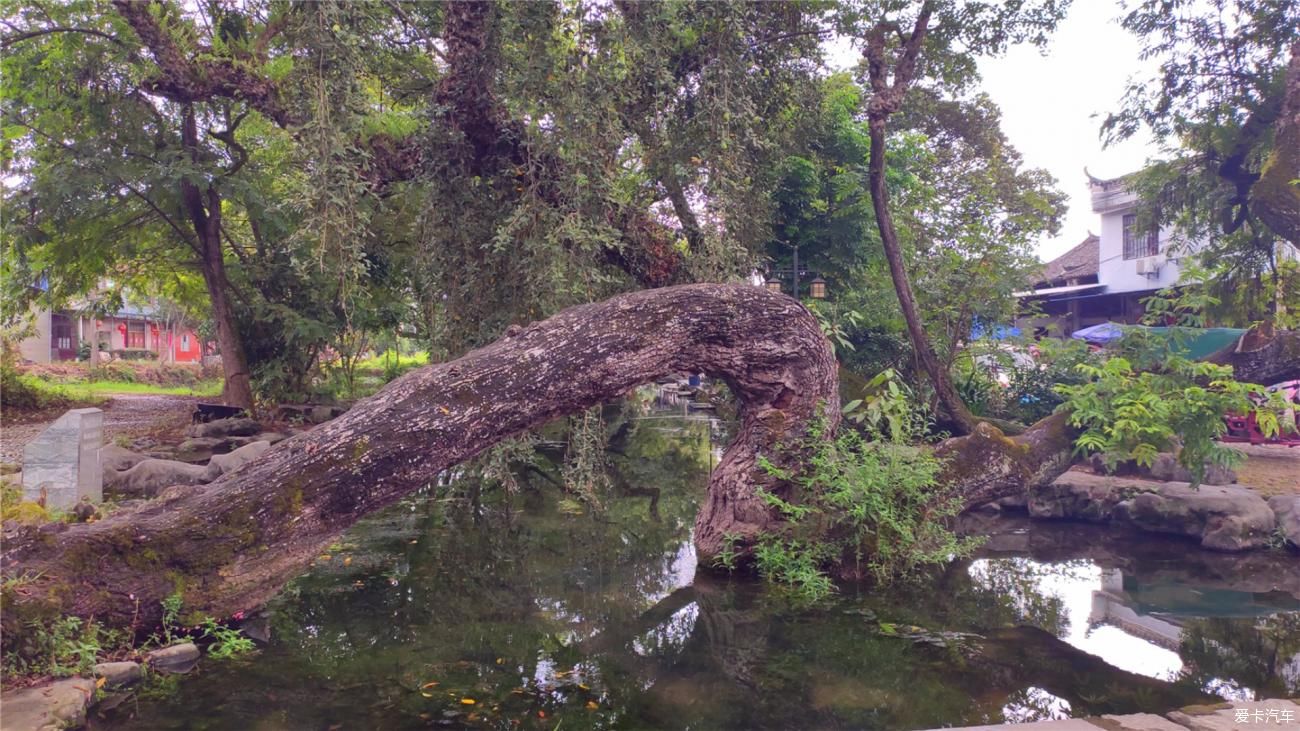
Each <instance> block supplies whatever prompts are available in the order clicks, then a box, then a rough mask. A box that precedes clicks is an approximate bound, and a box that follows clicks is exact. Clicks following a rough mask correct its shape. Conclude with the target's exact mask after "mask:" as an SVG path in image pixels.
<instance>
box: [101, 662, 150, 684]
mask: <svg viewBox="0 0 1300 731" xmlns="http://www.w3.org/2000/svg"><path fill="white" fill-rule="evenodd" d="M91 672H92V673H93V674H94V676H95V677H96V678H103V679H104V687H106V688H121V687H122V686H124V685H130V684H132V683H134V682H137V681H139V680H140V678H141V677H143V676H144V670H143V668H141V667H140V663H138V662H101V663H99V664H98V665H96V666H95V667H94V668H92V669H91Z"/></svg>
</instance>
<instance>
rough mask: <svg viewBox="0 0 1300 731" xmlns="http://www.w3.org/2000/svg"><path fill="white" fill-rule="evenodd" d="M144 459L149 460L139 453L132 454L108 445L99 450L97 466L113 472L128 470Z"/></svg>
mask: <svg viewBox="0 0 1300 731" xmlns="http://www.w3.org/2000/svg"><path fill="white" fill-rule="evenodd" d="M146 459H149V458H148V457H146V456H145V455H143V454H140V453H139V452H132V451H131V450H129V449H126V448H124V447H119V446H117V445H116V444H110V445H108V446H106V447H104V448H103V449H101V450H99V466H100V467H103V468H104V469H105V470H113V471H114V472H122V471H123V470H129V469H131V468H132V467H134V466H136V465H138V464H140V463H141V462H143V461H145V460H146Z"/></svg>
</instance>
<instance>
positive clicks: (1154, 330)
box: [1070, 322, 1246, 360]
mask: <svg viewBox="0 0 1300 731" xmlns="http://www.w3.org/2000/svg"><path fill="white" fill-rule="evenodd" d="M1133 330H1144V331H1146V332H1148V333H1151V334H1152V335H1170V334H1171V333H1173V331H1174V328H1168V327H1145V326H1142V325H1119V324H1117V323H1114V322H1103V323H1102V324H1100V325H1093V326H1092V327H1085V328H1083V329H1082V330H1075V331H1074V332H1072V333H1070V337H1072V338H1074V339H1075V340H1082V341H1084V342H1086V343H1090V344H1092V345H1110V344H1111V343H1113V342H1115V341H1117V340H1119V339H1120V338H1122V337H1124V333H1125V332H1130V331H1133ZM1177 330H1178V336H1177V337H1179V338H1181V340H1179V341H1177V343H1178V346H1179V350H1180V351H1181V353H1182V355H1183V356H1184V357H1186V358H1191V359H1192V360H1200V359H1201V358H1205V357H1207V356H1209V355H1212V354H1214V353H1217V352H1219V351H1220V350H1222V349H1224V348H1226V347H1228V346H1229V345H1231V344H1232V343H1234V342H1236V341H1237V339H1238V338H1240V337H1241V336H1242V335H1243V334H1245V332H1246V331H1245V330H1243V329H1241V328H1235V327H1202V328H1195V327H1180V328H1177Z"/></svg>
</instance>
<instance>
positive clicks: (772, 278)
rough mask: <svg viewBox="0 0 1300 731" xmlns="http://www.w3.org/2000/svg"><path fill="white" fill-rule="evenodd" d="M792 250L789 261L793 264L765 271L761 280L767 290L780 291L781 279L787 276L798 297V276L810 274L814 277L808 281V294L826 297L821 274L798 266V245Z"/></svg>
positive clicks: (819, 297)
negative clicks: (765, 275)
mask: <svg viewBox="0 0 1300 731" xmlns="http://www.w3.org/2000/svg"><path fill="white" fill-rule="evenodd" d="M793 251H794V256H793V258H792V261H791V264H792V265H793V266H791V267H790V268H789V269H769V270H768V272H767V278H766V279H764V280H763V286H764V287H766V288H767V291H769V292H780V291H781V279H782V278H784V277H787V276H788V277H790V280H791V282H792V283H793V285H794V298H795V299H799V276H800V275H807V274H812V275H813V276H814V279H813V280H812V281H811V282H809V283H808V296H809V297H812V298H813V299H816V300H822V299H826V280H825V279H822V277H821V275H820V274H818V273H817V272H810V271H808V270H806V269H802V268H800V266H799V247H798V246H795V247H793Z"/></svg>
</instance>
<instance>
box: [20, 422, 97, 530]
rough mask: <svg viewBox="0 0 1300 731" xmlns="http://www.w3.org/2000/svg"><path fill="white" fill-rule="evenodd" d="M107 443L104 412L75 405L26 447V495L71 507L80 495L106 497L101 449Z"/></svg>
mask: <svg viewBox="0 0 1300 731" xmlns="http://www.w3.org/2000/svg"><path fill="white" fill-rule="evenodd" d="M103 446H104V412H103V411H101V410H99V409H72V410H71V411H68V412H66V413H64V414H63V416H60V417H59V418H58V420H56V421H55V422H54V423H53V424H50V425H49V426H48V427H46V429H45V431H43V432H41V433H40V435H38V436H37V437H36V438H35V439H33V440H32V441H31V442H29V443H28V444H27V446H25V447H23V499H24V500H31V501H33V502H38V501H40V500H41V497H42V493H43V495H44V504H45V507H47V508H49V509H52V510H71V509H72V508H74V507H75V506H76V505H77V503H78V502H80V501H81V498H83V497H86V498H89V499H90V501H91V502H92V503H96V504H98V503H100V502H102V501H103V499H104V473H103V471H102V470H101V468H100V466H99V450H100V449H101V448H103Z"/></svg>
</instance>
